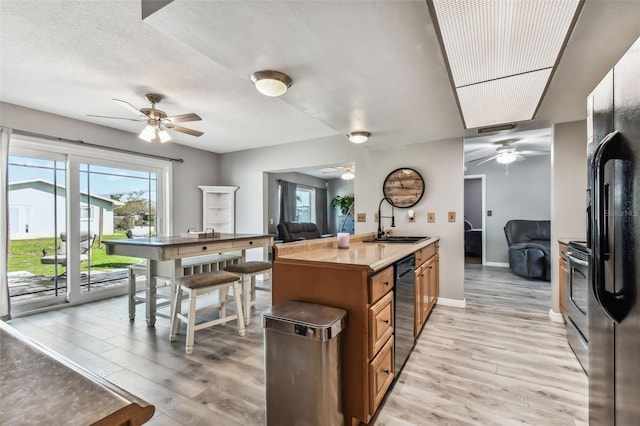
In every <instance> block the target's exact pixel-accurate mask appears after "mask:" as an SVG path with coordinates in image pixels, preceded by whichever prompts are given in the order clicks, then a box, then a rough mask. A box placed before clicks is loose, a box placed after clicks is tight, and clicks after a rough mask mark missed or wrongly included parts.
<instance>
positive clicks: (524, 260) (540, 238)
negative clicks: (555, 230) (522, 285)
mask: <svg viewBox="0 0 640 426" xmlns="http://www.w3.org/2000/svg"><path fill="white" fill-rule="evenodd" d="M504 234H505V236H506V237H507V243H508V244H509V268H510V269H511V272H513V273H514V274H516V275H520V276H521V277H525V278H537V279H542V280H546V281H550V280H551V257H550V253H551V250H550V248H551V221H548V220H510V221H508V222H507V224H506V225H505V226H504Z"/></svg>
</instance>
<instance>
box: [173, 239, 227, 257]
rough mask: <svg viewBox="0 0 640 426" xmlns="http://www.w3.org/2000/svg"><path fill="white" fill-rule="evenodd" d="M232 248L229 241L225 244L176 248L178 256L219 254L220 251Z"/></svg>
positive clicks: (203, 244)
mask: <svg viewBox="0 0 640 426" xmlns="http://www.w3.org/2000/svg"><path fill="white" fill-rule="evenodd" d="M232 247H233V244H232V243H231V241H229V242H225V243H219V242H212V243H205V242H203V243H202V244H193V245H188V246H180V247H178V254H179V255H181V256H184V255H193V256H197V255H201V254H210V253H219V252H221V251H225V250H230V249H231V248H232Z"/></svg>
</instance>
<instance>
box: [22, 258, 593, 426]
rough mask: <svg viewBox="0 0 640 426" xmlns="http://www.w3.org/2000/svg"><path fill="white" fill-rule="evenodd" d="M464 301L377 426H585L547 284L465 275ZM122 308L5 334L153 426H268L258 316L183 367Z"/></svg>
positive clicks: (473, 271)
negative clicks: (121, 400) (147, 409)
mask: <svg viewBox="0 0 640 426" xmlns="http://www.w3.org/2000/svg"><path fill="white" fill-rule="evenodd" d="M441 286H446V283H444V282H442V283H441ZM465 297H466V303H467V307H466V309H460V308H452V307H446V306H436V308H435V310H434V311H433V313H432V314H431V316H430V318H429V320H428V322H427V324H426V326H425V329H424V330H423V332H422V334H421V336H420V339H419V341H418V342H417V344H416V347H415V349H414V351H413V353H412V354H411V356H410V358H409V360H408V362H407V364H406V366H405V368H404V370H403V372H402V374H401V375H400V377H399V380H398V382H397V383H396V384H395V386H394V388H393V390H392V392H391V393H390V394H389V396H388V398H387V399H386V401H385V402H384V405H383V406H382V408H381V409H380V411H379V414H378V416H377V418H375V419H374V421H373V422H372V424H376V425H388V426H396V425H398V426H406V425H509V424H516V423H518V424H530V425H554V426H557V425H573V424H586V422H587V378H586V376H585V374H584V372H583V371H582V369H581V368H580V365H579V364H578V361H577V360H576V359H575V357H574V355H573V353H572V352H571V349H570V348H569V346H568V344H567V342H566V338H565V329H564V326H563V325H562V324H558V323H554V322H551V321H550V320H549V317H548V311H549V306H550V302H549V300H550V289H549V283H545V282H540V281H527V280H523V279H519V278H517V277H515V276H513V275H511V274H510V273H509V272H508V271H506V270H504V269H501V268H482V267H481V266H476V265H468V266H467V268H466V275H465ZM126 303H127V302H126V298H125V297H118V298H114V299H110V300H105V301H101V302H97V303H91V304H87V305H83V306H78V307H71V308H66V309H62V310H58V311H52V312H46V313H42V314H37V315H32V316H29V317H23V318H18V319H15V320H12V321H11V322H10V323H11V324H12V325H13V326H14V327H16V328H17V329H19V330H20V331H22V332H23V333H24V334H26V335H28V336H30V337H32V338H34V339H36V340H38V341H40V342H41V343H43V344H45V345H47V346H49V347H51V348H52V349H53V350H55V351H57V352H59V353H61V354H62V355H64V356H66V357H67V358H69V359H71V360H72V361H74V362H76V363H77V364H79V365H81V366H83V367H85V368H87V369H89V370H92V371H94V372H96V373H97V374H99V375H101V376H103V377H105V378H107V379H108V380H110V381H112V382H113V383H116V384H117V385H119V386H121V387H123V388H125V389H127V390H129V391H130V392H133V393H134V394H136V395H139V396H140V397H142V398H144V399H146V400H147V401H149V402H150V403H152V404H154V405H155V406H156V414H155V416H154V418H153V419H152V420H151V421H150V422H149V423H148V424H149V425H154V426H158V425H261V424H264V406H265V397H264V387H263V348H262V329H261V327H260V321H259V314H257V313H254V314H253V322H252V324H251V325H250V326H249V327H248V329H247V335H246V336H245V337H239V336H238V335H237V333H236V328H235V326H234V325H233V324H234V323H229V324H228V325H227V326H225V327H220V326H218V327H214V328H212V329H207V330H202V331H198V332H197V333H196V345H195V348H194V353H193V355H190V356H189V355H185V353H184V328H182V329H181V332H182V334H181V335H180V336H179V338H178V340H177V341H176V342H174V343H171V342H169V339H168V334H169V321H168V320H167V319H164V318H158V320H157V323H156V327H155V328H147V327H146V324H145V321H144V311H143V309H144V308H143V305H139V306H138V310H137V315H138V316H137V318H136V321H134V322H129V320H128V316H127V307H126ZM266 307H267V306H266V305H262V306H261V305H258V311H260V310H261V309H263V308H266ZM60 392H64V389H63V388H61V389H60ZM34 408H35V407H34Z"/></svg>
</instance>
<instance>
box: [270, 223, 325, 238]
mask: <svg viewBox="0 0 640 426" xmlns="http://www.w3.org/2000/svg"><path fill="white" fill-rule="evenodd" d="M277 230H278V240H282V242H285V243H288V242H291V241H302V240H311V239H314V238H322V237H331V236H333V235H332V234H324V235H321V234H320V231H319V230H318V226H317V225H316V224H315V223H313V222H281V223H279V224H278V227H277Z"/></svg>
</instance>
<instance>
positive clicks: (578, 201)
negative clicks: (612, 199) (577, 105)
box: [551, 120, 587, 312]
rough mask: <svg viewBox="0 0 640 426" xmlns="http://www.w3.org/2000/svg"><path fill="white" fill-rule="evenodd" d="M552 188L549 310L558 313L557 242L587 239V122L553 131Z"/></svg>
mask: <svg viewBox="0 0 640 426" xmlns="http://www.w3.org/2000/svg"><path fill="white" fill-rule="evenodd" d="M551 179H552V185H551V212H552V218H553V219H552V221H551V262H552V263H551V288H552V293H551V294H552V298H551V309H553V310H554V311H555V312H560V300H559V288H558V273H559V272H558V269H559V265H558V257H559V256H560V253H559V250H558V244H557V242H558V239H559V238H570V239H575V240H584V239H585V238H586V236H587V228H586V223H587V213H586V210H587V195H586V191H587V122H586V120H582V121H574V122H572V123H563V124H556V125H555V126H554V127H553V152H552V177H551Z"/></svg>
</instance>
